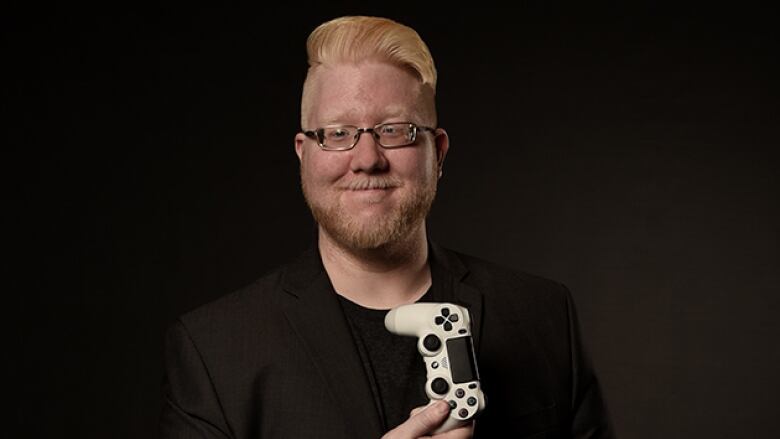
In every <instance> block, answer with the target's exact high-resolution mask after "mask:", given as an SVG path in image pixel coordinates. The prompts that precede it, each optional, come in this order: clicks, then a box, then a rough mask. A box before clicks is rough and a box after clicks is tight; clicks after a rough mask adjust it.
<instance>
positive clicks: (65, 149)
mask: <svg viewBox="0 0 780 439" xmlns="http://www.w3.org/2000/svg"><path fill="white" fill-rule="evenodd" d="M348 13H359V14H372V15H385V16H389V17H392V18H395V19H398V20H400V21H402V22H404V23H406V24H409V25H411V26H413V27H415V28H416V29H417V30H418V31H419V32H420V34H421V35H422V36H423V38H424V39H425V40H426V41H427V42H428V43H429V45H430V47H431V49H432V52H433V53H434V56H435V57H436V61H437V67H438V69H439V72H440V82H439V89H438V104H439V107H440V125H441V126H443V127H445V128H447V129H448V131H449V133H450V136H451V142H452V147H451V150H450V154H449V156H448V159H447V162H446V166H445V173H444V179H443V180H442V184H441V187H440V194H439V198H438V199H437V201H436V203H435V206H434V209H433V212H432V213H431V216H430V218H429V226H430V229H431V233H432V235H433V236H434V237H435V238H436V239H437V240H438V241H439V242H441V243H443V244H445V245H447V246H449V247H451V248H455V249H458V250H460V251H464V252H467V253H472V254H477V255H480V256H482V257H485V258H487V259H491V260H494V261H498V262H500V263H503V264H505V265H509V266H512V267H515V268H520V269H524V270H526V271H530V272H533V273H537V274H540V275H543V276H547V277H550V278H553V279H556V280H559V281H562V282H564V283H566V284H567V285H568V286H569V287H570V288H571V289H572V291H573V294H574V297H575V300H576V302H577V304H578V307H579V309H580V313H581V321H582V326H583V331H584V334H585V337H586V340H587V342H588V344H589V346H590V349H591V352H592V356H593V357H594V361H595V363H596V365H597V367H598V370H599V372H600V375H601V378H602V381H603V385H604V389H605V392H606V395H607V397H608V399H609V404H610V407H611V410H612V412H613V416H614V421H615V424H616V428H617V431H618V433H619V434H620V436H621V437H625V438H655V437H667V438H688V437H723V438H726V437H768V436H769V435H770V434H771V431H775V430H776V428H773V427H774V425H772V424H770V423H771V422H772V421H773V420H774V418H775V417H776V415H777V407H780V397H779V396H778V394H779V393H778V390H780V389H779V387H780V386H779V384H780V378H778V377H777V373H776V370H777V369H778V368H780V349H778V347H777V335H778V334H780V323H779V322H778V318H777V313H778V311H779V310H780V296H779V295H778V292H780V291H778V281H779V280H780V275H779V274H778V267H780V264H778V261H779V259H780V258H778V224H779V223H780V218H778V216H779V215H778V213H779V212H778V176H777V174H778V171H777V169H778V168H777V166H778V152H777V148H778V146H780V145H778V143H779V142H778V138H780V136H778V132H777V131H778V95H777V91H778V90H777V77H778V63H777V46H775V44H774V42H773V39H774V38H776V37H777V30H776V29H777V26H776V23H775V22H774V20H773V18H772V17H771V15H770V14H769V13H768V11H764V10H757V9H751V8H750V7H748V6H746V5H744V4H743V5H742V6H739V10H734V9H733V8H729V9H725V8H724V9H719V10H714V9H713V6H712V5H709V6H706V7H698V6H693V5H681V4H680V3H679V2H677V3H676V4H674V5H672V4H670V5H667V6H659V5H657V4H656V5H650V4H644V5H641V6H639V5H636V4H635V5H634V6H631V7H626V6H620V5H609V4H606V3H600V4H594V3H593V2H587V6H579V7H576V8H572V7H569V6H563V5H562V4H560V3H556V2H541V1H540V2H522V3H520V4H519V6H516V7H515V8H514V9H512V10H508V9H507V10H498V9H495V10H491V9H485V8H484V7H480V8H476V7H474V6H473V5H472V6H470V7H467V6H462V7H457V8H453V7H451V6H448V7H446V8H442V9H438V8H436V7H434V6H428V7H426V8H423V9H420V6H419V5H417V6H413V5H412V6H406V5H401V4H398V3H394V4H392V5H387V6H382V7H369V6H365V5H361V6H354V5H349V4H347V3H334V4H330V5H328V6H325V5H320V6H316V5H315V4H311V5H304V4H297V5H279V4H277V5H266V6H262V7H255V8H254V9H251V10H249V9H241V10H231V9H227V8H219V9H215V8H205V7H204V8H189V9H186V10H184V9H179V8H177V7H172V6H171V7H162V6H158V7H155V8H149V9H142V8H140V7H134V8H127V9H125V8H123V7H121V6H111V9H110V10H107V9H105V7H104V8H103V9H101V8H97V9H95V8H79V7H75V6H73V5H68V7H67V9H65V8H62V9H59V10H52V9H43V8H41V9H40V10H25V11H16V10H12V11H8V12H6V13H4V16H3V18H2V22H3V25H2V27H3V33H4V37H3V45H4V50H3V53H4V57H5V62H4V65H5V67H4V70H5V71H6V74H10V75H9V76H7V78H8V79H7V80H6V81H5V83H4V86H3V88H4V92H3V93H4V99H3V102H4V106H5V108H6V114H8V115H9V116H10V117H8V118H6V122H7V124H6V126H7V130H6V138H7V143H6V148H5V149H6V151H7V152H6V154H7V155H6V158H5V159H4V166H3V168H4V169H6V173H5V175H6V176H10V177H11V178H9V179H8V184H7V187H8V188H10V189H11V191H12V194H13V197H12V201H13V203H12V204H9V203H6V204H7V206H8V205H10V208H9V209H8V211H7V212H6V215H5V217H6V222H7V223H8V224H10V225H9V226H8V228H7V230H8V231H9V237H10V241H12V242H13V243H18V244H21V245H19V246H18V247H16V246H15V247H13V250H12V255H13V259H14V261H16V262H17V263H20V264H19V266H18V268H17V265H16V264H14V265H11V266H10V267H11V268H12V270H10V271H11V272H12V273H11V275H12V278H14V279H19V280H20V282H18V283H17V282H14V283H12V284H11V287H12V288H9V289H10V290H11V291H7V294H6V296H7V306H8V308H7V310H8V311H7V314H8V315H10V317H11V318H10V319H9V320H10V322H11V324H12V326H13V327H14V329H15V331H17V333H18V336H17V339H16V343H15V345H14V348H15V351H16V352H14V354H13V355H9V357H10V358H11V359H12V363H11V366H12V369H11V373H10V374H9V376H7V377H6V379H7V381H10V382H11V386H12V388H13V389H14V390H15V392H16V393H17V394H18V395H19V397H18V398H14V403H15V420H16V425H17V427H18V428H19V429H20V431H21V432H22V433H21V434H20V435H19V437H30V438H33V437H36V438H37V437H62V436H65V437H81V438H92V437H94V438H105V437H112V438H141V437H153V436H154V431H155V425H156V421H157V415H158V413H159V408H160V404H161V402H160V394H159V386H160V382H161V376H162V365H161V351H162V336H163V332H164V328H165V327H166V326H167V325H168V324H169V323H171V321H172V320H173V319H174V318H175V317H176V316H177V315H178V314H180V313H182V312H185V311H187V310H189V309H192V308H193V307H196V306H198V305H200V304H202V303H205V302H207V301H209V300H212V299H214V298H216V297H218V296H220V295H222V294H224V293H226V292H229V291H231V290H232V289H235V288H237V287H239V286H242V285H244V284H246V283H248V282H250V281H252V280H253V279H255V278H256V277H258V276H259V275H261V274H262V273H263V272H265V271H266V270H268V269H270V268H271V267H274V266H276V265H277V264H279V263H281V262H284V261H287V260H289V259H291V258H292V257H294V256H295V255H296V254H298V253H299V252H300V251H301V250H302V249H303V248H305V247H306V246H308V245H309V244H310V242H311V239H312V237H313V226H312V222H311V219H310V217H309V215H308V211H307V210H306V208H305V206H304V204H303V201H302V197H301V195H300V191H299V189H298V177H297V159H296V157H295V155H294V151H293V141H292V140H293V139H292V137H293V135H294V133H295V132H296V130H297V129H298V128H299V127H298V123H297V121H298V98H299V90H300V86H301V83H302V80H303V77H304V74H305V67H306V61H305V53H304V43H305V38H306V36H307V35H308V32H309V31H310V30H311V29H312V28H313V27H314V26H315V25H317V24H318V23H320V22H322V21H324V20H326V19H328V18H332V17H335V16H338V15H343V14H348ZM509 354H510V353H508V355H509ZM519 372H520V373H521V371H519ZM17 401H18V402H17Z"/></svg>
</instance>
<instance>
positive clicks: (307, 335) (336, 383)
mask: <svg viewBox="0 0 780 439" xmlns="http://www.w3.org/2000/svg"><path fill="white" fill-rule="evenodd" d="M282 288H283V289H284V290H285V291H286V293H287V294H285V297H284V299H283V300H284V309H285V311H284V312H285V315H286V316H287V319H288V320H289V321H290V324H291V325H292V327H293V328H294V330H295V331H296V332H297V333H298V335H299V336H300V337H301V339H302V340H303V343H304V345H305V346H306V350H307V353H308V354H309V356H310V357H311V358H312V362H313V364H314V365H315V368H316V372H318V373H319V374H320V375H321V376H322V377H323V379H324V380H325V382H326V383H327V387H328V389H329V390H330V392H331V394H332V396H333V400H334V401H336V403H337V404H338V405H339V408H340V409H341V412H342V414H343V415H344V421H345V424H346V425H347V429H348V430H349V431H350V432H351V433H352V435H353V436H354V437H355V438H361V439H362V438H371V437H380V436H381V435H382V433H383V432H382V426H381V421H380V418H379V413H378V411H377V408H376V407H375V404H374V397H373V394H372V392H371V388H370V384H369V381H368V377H367V376H366V372H365V370H364V368H363V364H362V362H361V360H360V356H359V354H358V352H357V348H356V347H355V343H354V341H353V339H352V334H351V333H350V330H349V327H348V326H347V322H346V320H345V318H344V315H343V311H342V309H341V305H340V304H339V302H338V298H337V297H336V293H335V291H334V290H333V286H332V284H331V282H330V279H329V278H328V275H327V273H326V272H325V270H324V269H323V268H322V263H321V261H320V258H319V254H318V252H317V251H316V250H314V249H312V250H310V251H308V252H306V253H305V254H304V255H303V256H302V257H301V258H300V259H299V260H298V261H297V262H296V263H294V264H292V265H290V266H288V268H287V269H286V270H285V273H284V278H283V279H282Z"/></svg>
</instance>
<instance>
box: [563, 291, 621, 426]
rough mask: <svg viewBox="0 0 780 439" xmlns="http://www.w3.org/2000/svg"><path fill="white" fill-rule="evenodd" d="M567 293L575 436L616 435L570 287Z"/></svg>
mask: <svg viewBox="0 0 780 439" xmlns="http://www.w3.org/2000/svg"><path fill="white" fill-rule="evenodd" d="M565 293H566V306H567V312H568V318H569V340H570V344H571V364H572V400H571V409H572V425H571V433H572V437H573V438H578V439H580V438H582V439H586V438H587V439H591V438H593V439H595V438H605V439H607V438H614V437H615V432H614V430H613V429H612V425H611V422H610V419H609V413H607V408H606V405H605V404H604V399H603V397H602V394H601V388H600V386H599V382H598V379H597V378H596V374H595V372H594V371H593V365H592V364H591V361H590V358H589V357H588V354H587V352H586V351H585V348H584V346H583V342H582V337H581V335H580V330H579V322H578V320H577V311H576V309H575V307H574V303H573V301H572V298H571V294H570V293H569V291H568V290H566V291H565Z"/></svg>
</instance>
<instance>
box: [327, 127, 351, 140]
mask: <svg viewBox="0 0 780 439" xmlns="http://www.w3.org/2000/svg"><path fill="white" fill-rule="evenodd" d="M350 137H352V130H350V129H349V127H334V128H326V129H325V138H326V139H330V140H343V139H347V138H350Z"/></svg>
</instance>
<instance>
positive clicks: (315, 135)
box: [303, 122, 436, 151]
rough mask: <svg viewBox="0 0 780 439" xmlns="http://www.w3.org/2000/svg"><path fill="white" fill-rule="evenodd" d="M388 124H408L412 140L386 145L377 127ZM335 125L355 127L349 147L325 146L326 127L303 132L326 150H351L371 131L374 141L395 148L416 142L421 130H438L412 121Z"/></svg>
mask: <svg viewBox="0 0 780 439" xmlns="http://www.w3.org/2000/svg"><path fill="white" fill-rule="evenodd" d="M386 125H408V126H409V128H411V129H412V135H411V136H410V140H409V142H407V143H404V144H401V145H392V146H386V145H383V144H382V142H381V140H380V137H381V136H380V135H379V134H378V133H377V132H376V130H377V129H379V128H381V127H383V126H386ZM335 127H345V128H354V129H355V136H354V138H353V139H352V144H351V145H350V146H349V147H346V148H331V147H328V146H325V128H317V129H316V130H313V131H311V130H310V131H304V132H303V134H304V135H305V136H306V137H309V138H311V139H314V140H316V141H317V145H319V147H320V148H321V149H322V150H324V151H349V150H350V149H352V148H354V147H355V145H357V144H358V142H359V141H360V136H361V135H362V134H363V133H371V136H372V137H373V138H374V141H375V142H376V143H377V145H379V146H381V147H382V148H385V149H394V148H402V147H404V146H409V145H412V144H414V143H415V142H416V141H417V133H418V132H419V131H430V132H432V133H434V132H436V129H435V128H431V127H426V126H422V125H417V124H415V123H412V122H389V123H380V124H376V125H374V126H373V127H371V128H358V127H357V126H355V125H334V126H331V127H328V128H335Z"/></svg>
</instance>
